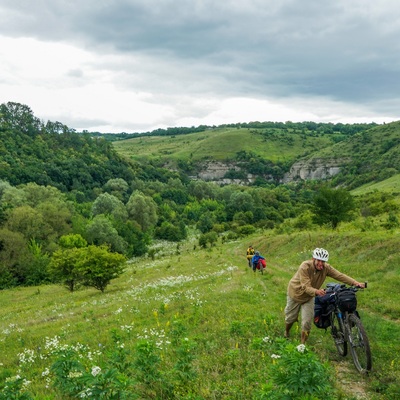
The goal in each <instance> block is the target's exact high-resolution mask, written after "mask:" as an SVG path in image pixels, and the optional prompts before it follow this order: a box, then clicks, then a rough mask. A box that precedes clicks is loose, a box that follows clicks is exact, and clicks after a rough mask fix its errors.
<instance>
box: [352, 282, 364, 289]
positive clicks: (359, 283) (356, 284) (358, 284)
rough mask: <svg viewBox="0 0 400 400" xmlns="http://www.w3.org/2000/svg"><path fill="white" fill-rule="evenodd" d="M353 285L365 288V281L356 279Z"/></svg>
mask: <svg viewBox="0 0 400 400" xmlns="http://www.w3.org/2000/svg"><path fill="white" fill-rule="evenodd" d="M353 286H355V287H360V288H363V289H365V283H364V282H357V281H354V282H353Z"/></svg>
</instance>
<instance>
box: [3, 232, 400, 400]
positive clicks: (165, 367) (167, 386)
mask: <svg viewBox="0 0 400 400" xmlns="http://www.w3.org/2000/svg"><path fill="white" fill-rule="evenodd" d="M249 244H252V245H253V246H254V247H255V248H256V249H257V250H260V251H261V253H262V254H263V255H265V256H266V258H267V269H268V272H267V274H265V275H261V274H260V273H256V274H254V273H253V272H252V271H251V270H250V269H249V268H248V267H247V262H246V259H245V252H246V248H247V246H248V245H249ZM397 244H398V237H397V234H393V233H392V234H385V233H382V234H379V235H378V234H366V233H364V234H363V236H360V234H355V233H340V232H335V233H333V232H318V233H312V232H310V233H304V232H302V233H299V234H295V235H291V236H285V235H282V236H276V235H272V233H270V232H266V233H265V234H263V235H261V234H259V235H254V236H252V237H250V238H245V239H243V240H237V241H234V242H226V243H223V244H222V243H219V244H218V245H217V246H216V247H213V248H211V249H200V248H199V247H198V246H196V243H195V242H194V241H192V242H188V243H186V244H184V245H178V246H177V245H176V244H171V243H164V244H162V246H160V247H159V248H158V250H157V253H156V256H155V259H154V260H152V259H149V258H146V259H140V260H133V261H132V262H131V263H130V264H129V266H128V268H127V270H126V272H125V273H124V274H123V276H121V277H120V278H119V279H117V280H115V281H112V283H111V284H110V285H109V286H108V287H107V290H106V291H105V293H103V294H102V293H101V292H99V291H96V290H94V289H82V290H79V291H77V292H74V293H69V292H68V291H67V290H66V289H64V288H62V287H59V286H55V285H49V286H41V287H31V288H19V289H13V290H5V291H2V292H0V365H1V370H0V385H1V387H3V388H6V389H7V390H9V393H11V392H12V391H14V393H17V392H18V393H26V394H29V395H30V396H31V397H26V398H35V399H41V400H43V399H66V398H76V397H79V396H80V397H81V398H82V397H84V396H86V397H91V398H110V399H111V398H137V399H152V398H154V399H197V400H199V399H243V400H244V399H267V398H271V399H272V398H279V397H273V396H274V394H273V393H272V394H271V391H270V387H271V385H272V384H276V381H277V379H276V380H275V381H273V379H272V378H274V377H275V378H277V376H278V375H277V374H278V373H279V371H278V372H277V370H276V367H277V366H279V362H280V361H279V358H278V357H281V356H282V354H283V352H284V348H285V346H288V345H293V346H297V345H298V344H299V333H298V332H297V333H296V326H295V327H294V328H295V329H294V332H293V337H292V339H291V340H290V341H289V343H288V342H287V341H286V340H284V339H283V338H282V333H283V329H284V323H283V308H284V306H285V299H286V286H287V283H288V280H289V279H290V277H291V276H292V275H293V273H294V272H295V271H296V269H297V267H298V265H299V264H300V263H301V262H302V261H303V260H305V259H307V258H309V257H310V254H311V251H312V249H313V248H314V247H324V248H327V249H328V250H329V251H330V253H331V259H330V262H331V264H332V265H333V266H334V267H336V268H338V269H339V270H341V271H343V272H345V273H347V274H349V275H351V276H353V277H354V278H356V279H358V280H368V282H369V288H368V290H366V291H364V292H362V293H360V294H359V295H358V298H359V311H360V314H361V317H362V320H363V323H364V325H365V328H366V331H367V333H368V335H369V338H370V341H371V348H372V354H373V366H374V370H373V372H372V373H371V374H370V375H369V376H360V375H359V374H358V373H357V372H356V370H355V368H354V366H353V365H352V361H351V358H350V356H347V357H345V358H340V357H339V356H338V355H337V353H336V350H335V349H334V346H333V342H332V340H331V338H330V336H329V333H325V332H324V331H321V330H318V329H317V328H313V330H312V332H311V336H310V339H309V342H308V343H307V349H308V350H309V351H310V352H311V353H312V354H315V355H316V356H317V357H318V359H319V360H320V362H321V364H322V365H323V366H324V368H325V371H328V372H329V374H330V375H331V377H332V380H331V381H330V383H329V385H330V388H331V390H332V392H331V396H333V398H343V399H357V398H363V399H393V398H397V397H400V385H399V383H398V382H400V379H399V378H400V368H399V362H400V357H399V354H400V351H399V350H400V339H399V338H400V326H399V323H398V322H399V316H400V302H399V301H398V298H399V297H398V295H397V281H398V279H397V278H398V276H399V267H398V265H399V264H398V261H399V259H400V252H399V251H398V248H397V247H398V246H397ZM293 349H294V353H293V354H295V355H296V354H297V353H296V350H295V349H296V347H294V348H293ZM311 353H309V355H308V356H309V357H311V356H312V354H311ZM290 362H292V364H293V363H295V362H297V361H293V360H291V361H290ZM313 363H315V364H313ZM309 365H311V366H312V367H313V368H314V366H315V371H316V370H317V367H319V366H318V365H317V363H316V362H315V361H314V360H311V361H310V362H309ZM97 368H98V369H97ZM98 371H101V372H98ZM304 371H305V372H304V374H305V375H307V374H309V375H311V372H310V371H309V372H307V371H306V370H304ZM63 374H64V375H63ZM65 375H66V376H65ZM320 376H321V379H322V375H320ZM18 377H19V378H18ZM306 378H307V376H306ZM13 385H14V386H13ZM107 385H108V388H110V387H112V388H113V390H114V393H120V397H111V395H109V397H107V396H106V395H101V393H103V394H104V393H105V392H104V391H105V389H104V388H105V387H107ZM287 385H289V382H287V383H286V386H287ZM307 385H309V384H308V383H307ZM283 387H284V386H282V388H283ZM308 387H310V386H308ZM4 390H5V389H3V391H2V393H3V394H0V399H1V398H7V397H5V396H6V395H5V394H4V393H6V392H5V391H4ZM101 390H103V392H101ZM299 390H300V391H301V390H302V389H301V388H300V389H299ZM303 390H304V393H303V394H305V393H306V392H305V390H306V387H304V388H303ZM78 393H79V395H78ZM96 393H98V395H97V396H98V397H96ZM99 393H100V394H99ZM127 393H129V395H130V396H131V397H129V395H127ZM122 394H124V395H126V397H123V396H122ZM1 396H3V397H1ZM101 396H103V397H101ZM114 396H117V395H116V394H114ZM299 396H300V395H299ZM10 398H11V397H10ZM15 398H23V397H15ZM296 398H301V397H296ZM310 398H311V397H310Z"/></svg>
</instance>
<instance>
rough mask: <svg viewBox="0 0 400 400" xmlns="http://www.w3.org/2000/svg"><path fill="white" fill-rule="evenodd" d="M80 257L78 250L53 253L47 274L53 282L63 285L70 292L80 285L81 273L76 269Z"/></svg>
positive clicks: (63, 250)
mask: <svg viewBox="0 0 400 400" xmlns="http://www.w3.org/2000/svg"><path fill="white" fill-rule="evenodd" d="M81 257H82V253H81V252H80V249H79V248H76V247H74V248H70V249H62V250H57V251H55V252H54V253H53V255H52V257H51V260H50V264H49V272H50V274H51V275H52V278H53V280H54V281H55V282H60V283H61V284H63V285H64V286H65V287H66V288H67V289H68V290H69V291H70V292H73V291H74V290H75V289H77V288H78V287H79V286H80V285H81V283H82V275H81V271H80V270H79V269H78V268H77V266H78V263H79V261H80V259H81Z"/></svg>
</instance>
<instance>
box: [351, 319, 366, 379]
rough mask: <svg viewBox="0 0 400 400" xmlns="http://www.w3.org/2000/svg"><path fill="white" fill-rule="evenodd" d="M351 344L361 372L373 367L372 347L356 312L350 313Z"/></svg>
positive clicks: (354, 359)
mask: <svg viewBox="0 0 400 400" xmlns="http://www.w3.org/2000/svg"><path fill="white" fill-rule="evenodd" d="M348 322H349V345H350V352H351V355H352V357H353V361H354V365H355V366H356V368H357V370H358V371H359V372H361V373H368V371H371V368H372V358H371V348H370V346H369V340H368V337H367V334H366V332H365V329H364V326H363V324H362V322H361V320H360V319H359V318H358V317H357V316H356V315H355V314H349V317H348Z"/></svg>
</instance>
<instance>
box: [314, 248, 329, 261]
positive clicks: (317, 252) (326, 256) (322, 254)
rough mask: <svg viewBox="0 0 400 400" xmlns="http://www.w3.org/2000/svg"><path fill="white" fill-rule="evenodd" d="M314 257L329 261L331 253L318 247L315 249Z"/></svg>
mask: <svg viewBox="0 0 400 400" xmlns="http://www.w3.org/2000/svg"><path fill="white" fill-rule="evenodd" d="M312 256H313V258H315V259H317V260H321V261H328V259H329V253H328V252H327V251H326V250H325V249H320V248H316V249H315V250H314V251H313V255H312Z"/></svg>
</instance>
